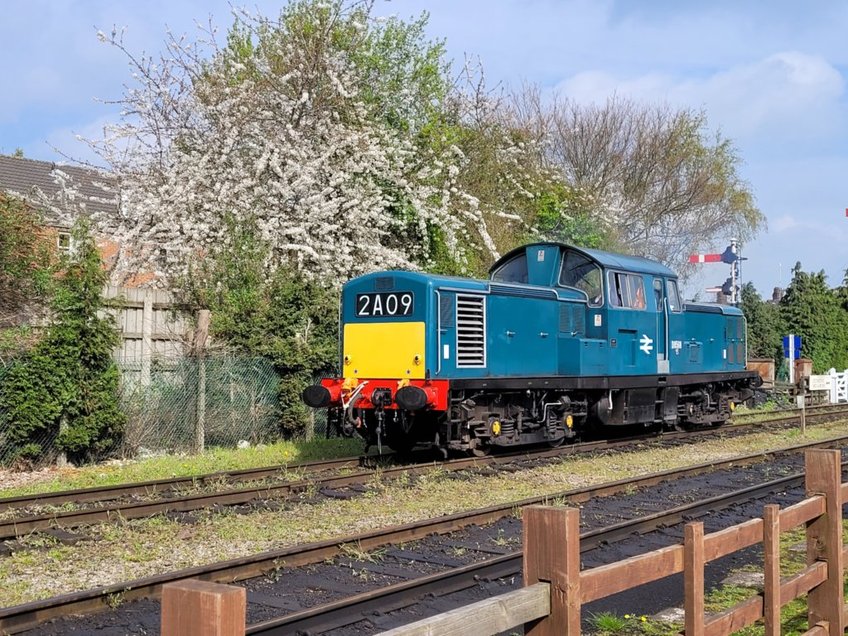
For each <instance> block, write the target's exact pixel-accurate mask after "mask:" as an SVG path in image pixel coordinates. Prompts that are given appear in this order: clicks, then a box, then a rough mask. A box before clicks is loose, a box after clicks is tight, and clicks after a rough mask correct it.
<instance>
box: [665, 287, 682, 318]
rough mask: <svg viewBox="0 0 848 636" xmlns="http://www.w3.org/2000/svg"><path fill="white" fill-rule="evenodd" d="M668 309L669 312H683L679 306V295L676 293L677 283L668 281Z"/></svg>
mask: <svg viewBox="0 0 848 636" xmlns="http://www.w3.org/2000/svg"><path fill="white" fill-rule="evenodd" d="M668 308H669V309H670V310H671V311H675V312H677V311H683V305H681V304H680V295H679V294H678V293H677V281H676V280H670V281H668Z"/></svg>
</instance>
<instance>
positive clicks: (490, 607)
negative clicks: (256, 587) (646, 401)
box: [162, 450, 848, 636]
mask: <svg viewBox="0 0 848 636" xmlns="http://www.w3.org/2000/svg"><path fill="white" fill-rule="evenodd" d="M840 461H841V453H840V451H838V450H809V451H807V453H806V457H805V470H806V478H805V481H806V492H807V498H806V499H804V500H803V501H801V502H799V503H797V504H795V505H793V506H789V507H787V508H784V509H782V510H781V509H780V507H779V506H776V505H767V506H765V508H764V514H763V517H762V518H759V519H752V520H750V521H746V522H744V523H741V524H738V525H735V526H731V527H729V528H725V529H724V530H720V531H718V532H714V533H710V534H705V533H704V525H703V523H701V522H692V523H688V524H687V525H686V526H685V532H684V541H683V543H682V544H677V545H673V546H669V547H666V548H662V549H659V550H655V551H653V552H648V553H646V554H642V555H638V556H635V557H631V558H629V559H625V560H623V561H618V562H615V563H610V564H607V565H603V566H600V567H596V568H592V569H589V570H584V571H580V513H579V511H578V510H577V509H576V508H561V507H560V508H557V507H550V506H530V507H527V508H525V509H524V510H523V524H524V585H525V587H524V588H522V589H520V590H516V591H513V592H508V593H506V594H502V595H499V596H495V597H492V598H490V599H487V600H485V601H480V602H478V603H474V604H471V605H468V606H465V607H461V608H458V609H455V610H452V611H450V612H446V613H443V614H438V615H436V616H433V617H430V618H426V619H423V620H420V621H417V622H415V623H411V624H409V625H406V626H403V627H398V628H396V629H393V630H390V631H387V632H383V633H382V634H381V636H423V635H425V634H426V635H428V636H435V635H441V636H447V635H453V634H461V633H467V631H468V627H469V625H474V633H475V634H480V635H482V636H485V635H493V634H497V633H499V632H502V631H506V630H509V629H512V628H515V627H518V626H521V625H523V626H524V630H525V631H524V633H525V634H527V635H528V636H543V635H547V634H554V633H557V634H567V635H576V634H579V633H580V624H581V607H582V606H583V605H584V604H586V603H589V602H591V601H595V600H598V599H601V598H604V597H607V596H610V595H612V594H616V593H618V592H622V591H624V590H628V589H631V588H635V587H638V586H640V585H644V584H646V583H650V582H652V581H656V580H659V579H661V578H664V577H666V576H670V575H673V574H680V573H682V574H683V579H684V611H685V618H684V626H685V633H686V634H687V636H723V635H724V634H730V633H733V632H736V631H738V630H740V629H742V628H744V627H746V626H748V625H751V624H753V623H755V622H756V621H758V620H763V621H764V623H765V634H767V635H768V636H776V635H777V634H779V633H780V609H781V607H782V606H784V605H786V604H788V603H789V602H790V601H792V600H793V599H795V598H798V597H800V596H803V595H804V594H806V595H807V608H808V625H809V631H808V632H807V634H822V635H824V634H830V635H831V636H836V635H837V634H842V633H843V631H844V628H845V624H846V614H848V609H846V606H845V603H844V600H843V596H842V578H843V572H844V562H845V549H844V548H843V545H842V504H843V503H844V502H846V500H848V483H846V484H842V482H841V476H842V473H841V464H840ZM802 524H804V525H805V526H806V536H807V563H808V564H809V565H807V567H806V568H804V569H803V570H801V571H800V572H798V573H797V574H794V575H792V576H789V577H785V578H781V577H780V550H779V541H780V534H781V533H783V532H786V531H788V530H790V529H792V528H795V527H798V526H800V525H802ZM757 543H761V544H762V545H763V554H764V574H765V584H764V589H763V592H762V593H760V594H755V595H752V596H751V597H749V598H747V599H745V600H744V601H742V602H741V603H738V604H736V605H734V606H733V607H731V608H729V609H727V610H725V611H723V612H721V613H718V614H711V615H707V614H705V612H704V568H705V566H706V564H707V563H709V562H711V561H714V560H716V559H719V558H721V557H723V556H726V555H728V554H731V553H733V552H736V551H738V550H741V549H743V548H747V547H749V546H752V545H755V544H757ZM244 598H245V590H244V589H243V588H234V587H231V586H226V585H219V584H212V583H205V582H201V581H182V582H179V583H174V584H169V585H166V586H165V587H164V589H163V603H162V634H163V636H174V635H176V634H181V635H185V636H193V635H195V634H198V635H199V634H201V633H204V634H216V635H218V636H234V635H235V634H239V635H242V634H244V633H245V627H244V618H245V616H244V612H245V610H244V608H245V601H244ZM210 608H213V609H211V611H210ZM201 630H209V631H201Z"/></svg>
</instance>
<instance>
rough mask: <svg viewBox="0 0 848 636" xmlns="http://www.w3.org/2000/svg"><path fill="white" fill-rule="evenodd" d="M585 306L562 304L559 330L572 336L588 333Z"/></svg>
mask: <svg viewBox="0 0 848 636" xmlns="http://www.w3.org/2000/svg"><path fill="white" fill-rule="evenodd" d="M585 312H586V310H585V308H584V306H583V305H574V304H570V303H569V304H565V303H563V304H561V305H560V306H559V330H560V331H561V332H563V333H567V334H569V335H572V336H578V335H579V336H582V335H583V334H584V333H585V332H586V317H585Z"/></svg>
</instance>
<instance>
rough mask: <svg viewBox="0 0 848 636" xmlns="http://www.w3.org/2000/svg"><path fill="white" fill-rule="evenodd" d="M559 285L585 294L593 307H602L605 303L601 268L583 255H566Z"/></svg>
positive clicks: (570, 253) (567, 253)
mask: <svg viewBox="0 0 848 636" xmlns="http://www.w3.org/2000/svg"><path fill="white" fill-rule="evenodd" d="M559 284H560V285H562V286H563V287H574V288H576V289H579V290H580V291H583V292H585V293H586V295H587V296H588V297H589V305H590V306H592V307H600V306H601V305H602V304H603V303H604V288H603V276H602V274H601V268H600V267H598V265H597V264H595V262H594V261H592V260H590V259H588V258H586V257H585V256H583V255H582V254H578V253H576V252H566V253H565V258H564V259H563V261H562V269H561V270H560V273H559Z"/></svg>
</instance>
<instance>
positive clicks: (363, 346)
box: [303, 243, 760, 454]
mask: <svg viewBox="0 0 848 636" xmlns="http://www.w3.org/2000/svg"><path fill="white" fill-rule="evenodd" d="M340 337H341V347H340V349H341V351H340V354H341V359H340V368H341V369H342V373H341V376H342V377H340V378H327V379H324V380H322V381H321V383H320V384H318V385H314V386H310V387H308V388H307V389H306V390H305V391H304V393H303V399H304V401H305V402H306V403H307V404H308V405H310V406H312V407H316V408H327V409H328V418H329V420H330V421H329V425H331V426H332V425H335V426H337V427H338V428H339V429H340V430H342V431H344V432H345V433H346V434H349V435H352V434H359V435H361V436H362V437H363V438H364V439H365V440H366V441H367V443H368V444H379V445H381V446H382V444H387V445H388V446H390V447H392V448H393V449H395V450H398V451H405V450H409V449H410V448H412V447H413V446H414V445H416V444H430V445H432V446H434V447H436V448H438V449H440V450H442V452H444V453H447V452H448V451H450V450H453V451H462V452H468V453H473V454H484V453H487V452H489V451H490V450H491V449H492V448H494V447H507V448H510V447H516V446H520V445H524V444H538V443H548V444H551V445H557V444H560V443H562V442H563V441H564V440H566V439H568V438H573V437H575V436H577V435H579V434H580V432H581V431H586V430H588V429H590V428H592V427H601V426H626V425H639V426H644V427H645V428H651V427H653V428H656V429H657V430H663V429H671V428H675V427H693V426H702V425H715V426H717V425H720V424H722V423H724V422H725V421H726V420H727V419H728V417H729V416H730V414H731V412H732V410H733V408H734V406H735V405H736V404H738V403H740V402H744V401H746V400H748V399H750V398H751V397H752V395H753V389H754V388H755V387H756V386H758V385H759V381H760V378H759V376H758V375H757V374H756V372H751V371H746V370H745V363H746V340H745V338H746V336H745V319H744V317H743V315H742V312H741V311H739V310H738V309H737V308H735V307H729V306H723V305H716V304H707V303H687V304H685V305H684V304H683V303H682V302H681V300H680V294H679V291H678V286H677V276H676V275H675V274H674V272H673V271H671V270H670V269H668V268H667V267H665V266H663V265H660V264H659V263H656V262H654V261H651V260H648V259H645V258H638V257H634V256H625V255H621V254H612V253H608V252H602V251H598V250H591V249H582V248H576V247H572V246H568V245H563V244H558V243H534V244H531V245H527V246H524V247H521V248H518V249H515V250H513V251H512V252H510V253H509V254H506V255H505V256H503V257H502V258H501V259H500V260H499V261H498V262H496V263H495V264H494V265H493V266H492V268H491V270H490V275H489V279H488V280H473V279H465V278H449V277H444V276H434V275H430V274H423V273H418V272H402V271H389V272H378V273H374V274H368V275H366V276H361V277H359V278H356V279H354V280H351V281H350V282H348V283H347V284H346V285H345V286H344V289H343V291H342V298H341V308H340Z"/></svg>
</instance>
